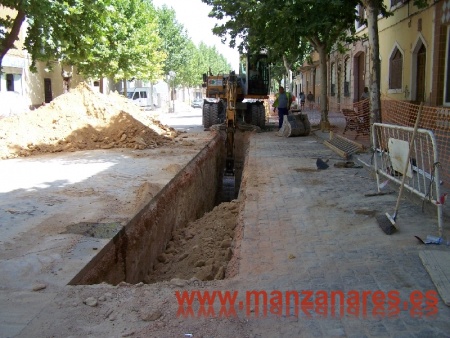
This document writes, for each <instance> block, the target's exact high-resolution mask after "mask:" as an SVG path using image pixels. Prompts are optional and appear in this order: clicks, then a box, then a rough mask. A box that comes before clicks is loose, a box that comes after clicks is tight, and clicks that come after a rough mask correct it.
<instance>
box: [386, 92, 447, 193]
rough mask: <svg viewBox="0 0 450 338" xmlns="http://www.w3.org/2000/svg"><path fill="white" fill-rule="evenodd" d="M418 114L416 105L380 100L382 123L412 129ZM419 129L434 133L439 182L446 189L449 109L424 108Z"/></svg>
mask: <svg viewBox="0 0 450 338" xmlns="http://www.w3.org/2000/svg"><path fill="white" fill-rule="evenodd" d="M418 112H419V105H418V104H413V103H409V102H406V101H398V100H392V99H383V100H381V120H382V123H387V124H395V125H400V126H407V127H413V126H414V123H415V121H416V117H417V113H418ZM419 128H423V129H428V130H431V131H432V132H433V133H434V136H435V138H436V142H437V149H438V158H439V164H440V166H441V171H440V174H441V180H442V181H443V182H444V187H447V186H449V185H450V170H449V169H450V107H449V108H447V107H431V106H424V107H423V110H422V115H421V118H420V122H419ZM445 190H447V189H445Z"/></svg>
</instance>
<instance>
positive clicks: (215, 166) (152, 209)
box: [69, 133, 224, 285]
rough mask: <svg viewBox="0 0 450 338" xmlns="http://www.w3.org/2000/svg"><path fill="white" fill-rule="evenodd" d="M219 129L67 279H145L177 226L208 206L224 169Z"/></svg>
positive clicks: (82, 281) (115, 281) (112, 281)
mask: <svg viewBox="0 0 450 338" xmlns="http://www.w3.org/2000/svg"><path fill="white" fill-rule="evenodd" d="M223 141H224V140H223V137H221V135H220V133H217V135H216V136H215V137H214V138H213V139H212V140H211V141H210V142H209V143H208V144H207V146H206V147H205V148H203V150H202V151H200V153H199V154H197V156H196V157H195V158H193V159H192V160H191V161H190V162H189V163H188V165H187V166H186V167H185V168H184V169H183V170H181V171H180V172H179V173H178V174H177V175H176V176H175V177H174V178H173V179H172V180H171V181H170V182H169V183H168V184H167V185H166V186H165V187H164V188H163V189H162V190H161V191H160V192H159V193H158V194H157V195H156V196H155V197H154V198H153V199H152V200H151V201H150V202H149V203H148V204H147V205H146V206H144V207H143V208H142V210H141V211H139V212H138V213H137V214H136V216H135V217H133V218H132V219H131V220H130V222H129V223H128V224H127V225H126V226H124V227H123V228H122V229H121V230H120V232H118V233H117V234H116V235H115V236H114V237H113V238H112V240H111V241H110V242H109V243H108V244H107V245H106V246H105V247H104V248H103V249H102V250H101V251H100V252H99V253H98V254H97V255H96V256H95V257H94V258H93V259H92V260H91V261H90V262H89V263H88V264H87V265H86V266H85V267H84V268H83V269H82V270H81V271H80V272H79V273H78V274H77V275H76V276H75V277H74V278H73V279H72V280H71V281H70V283H69V284H70V285H77V284H98V283H102V282H105V283H108V284H113V285H117V284H118V283H120V282H122V281H124V282H127V283H130V284H136V283H139V282H145V280H146V277H147V276H148V275H150V274H151V273H152V271H153V265H154V264H155V262H156V257H157V256H158V255H159V254H160V253H162V252H163V251H164V249H165V247H166V244H167V243H168V241H169V240H170V239H171V237H172V231H173V230H174V229H175V228H176V227H180V226H185V225H186V224H187V223H188V222H189V221H192V220H195V219H198V218H199V217H201V216H203V214H204V213H205V212H207V211H210V210H211V209H212V208H213V207H214V205H215V201H216V195H217V189H218V184H217V182H218V181H219V180H220V177H221V173H222V170H223V154H224V142H223Z"/></svg>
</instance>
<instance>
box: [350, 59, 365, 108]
mask: <svg viewBox="0 0 450 338" xmlns="http://www.w3.org/2000/svg"><path fill="white" fill-rule="evenodd" d="M365 71H366V53H364V52H359V53H357V54H356V55H355V56H354V58H353V84H354V86H353V88H354V91H353V102H357V101H359V98H360V97H361V95H362V93H363V92H364V87H365V82H364V77H365Z"/></svg>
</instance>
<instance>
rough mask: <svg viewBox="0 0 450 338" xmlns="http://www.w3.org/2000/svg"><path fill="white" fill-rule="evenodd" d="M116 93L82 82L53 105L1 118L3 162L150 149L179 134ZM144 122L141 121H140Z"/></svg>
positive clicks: (0, 134) (0, 132) (0, 150)
mask: <svg viewBox="0 0 450 338" xmlns="http://www.w3.org/2000/svg"><path fill="white" fill-rule="evenodd" d="M142 114H143V112H142V111H141V110H140V109H139V107H138V106H136V105H134V104H133V103H131V102H129V101H128V100H127V99H126V98H124V97H123V96H120V95H119V94H117V93H111V94H109V95H105V94H101V93H97V92H94V91H93V90H92V89H91V88H90V87H89V86H88V85H87V84H85V83H80V84H79V85H78V86H77V87H76V88H75V89H73V90H71V91H70V92H68V93H66V94H63V95H61V96H58V97H57V98H55V99H54V100H53V101H52V102H51V103H50V104H47V105H45V106H42V107H40V108H38V109H36V110H33V111H29V112H26V113H23V114H20V115H17V116H10V117H7V118H3V119H0V158H1V159H6V158H14V157H19V156H30V155H35V154H40V153H54V152H61V151H77V150H92V149H111V148H132V149H147V148H155V147H157V146H160V145H163V144H167V143H168V142H171V141H172V140H173V138H175V137H176V136H177V131H175V130H174V129H173V128H170V127H168V126H165V125H162V124H161V123H160V122H159V121H157V120H155V119H153V118H151V117H148V116H146V118H145V119H139V117H140V116H142ZM140 120H142V121H143V122H141V121H140Z"/></svg>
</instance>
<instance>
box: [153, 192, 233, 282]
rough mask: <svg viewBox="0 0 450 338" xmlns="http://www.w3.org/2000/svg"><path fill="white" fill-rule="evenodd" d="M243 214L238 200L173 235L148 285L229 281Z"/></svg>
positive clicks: (219, 207)
mask: <svg viewBox="0 0 450 338" xmlns="http://www.w3.org/2000/svg"><path fill="white" fill-rule="evenodd" d="M238 213H239V202H238V201H237V200H234V201H231V202H227V203H221V204H219V205H218V206H216V207H215V208H214V209H213V210H212V211H210V212H209V213H206V214H205V215H204V216H203V217H202V218H200V219H198V220H196V221H194V222H190V223H189V224H188V225H187V226H186V227H184V228H180V229H177V230H175V231H174V232H173V238H172V240H171V241H170V242H169V243H168V245H167V248H166V251H165V252H164V253H162V254H161V255H159V256H158V263H157V264H156V266H155V270H154V273H153V275H152V276H151V277H150V278H149V280H147V281H146V282H147V283H154V282H158V281H165V280H171V279H172V278H180V279H191V278H192V277H196V278H197V279H200V280H214V279H223V278H225V271H226V267H227V264H228V262H229V261H230V259H231V257H232V255H233V251H232V247H233V245H232V244H233V239H234V234H235V228H236V225H237V217H238Z"/></svg>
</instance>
